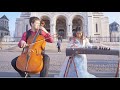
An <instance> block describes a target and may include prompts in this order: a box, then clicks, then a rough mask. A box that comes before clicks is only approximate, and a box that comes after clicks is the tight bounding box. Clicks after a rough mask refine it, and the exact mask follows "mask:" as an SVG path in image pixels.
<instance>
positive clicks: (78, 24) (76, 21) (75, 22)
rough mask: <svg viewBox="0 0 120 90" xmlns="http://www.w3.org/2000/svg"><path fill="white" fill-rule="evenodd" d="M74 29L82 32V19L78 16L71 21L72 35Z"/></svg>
mask: <svg viewBox="0 0 120 90" xmlns="http://www.w3.org/2000/svg"><path fill="white" fill-rule="evenodd" d="M76 27H79V28H80V30H83V22H82V17H81V16H79V15H76V16H74V18H73V20H72V33H73V34H74V33H75V32H76V31H75V29H76Z"/></svg>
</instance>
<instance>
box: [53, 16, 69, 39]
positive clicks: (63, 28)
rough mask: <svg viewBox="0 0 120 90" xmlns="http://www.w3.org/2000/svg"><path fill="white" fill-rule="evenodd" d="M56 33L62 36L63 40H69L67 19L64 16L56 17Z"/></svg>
mask: <svg viewBox="0 0 120 90" xmlns="http://www.w3.org/2000/svg"><path fill="white" fill-rule="evenodd" d="M55 27H56V33H57V34H59V35H61V36H62V38H63V39H66V38H67V18H66V17H65V16H64V15H58V16H57V17H56V26H55Z"/></svg>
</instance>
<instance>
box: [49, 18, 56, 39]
mask: <svg viewBox="0 0 120 90" xmlns="http://www.w3.org/2000/svg"><path fill="white" fill-rule="evenodd" d="M50 34H51V35H54V34H56V23H55V22H54V21H53V20H51V21H50ZM54 40H56V38H54Z"/></svg>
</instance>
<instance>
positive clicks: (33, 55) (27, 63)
mask: <svg viewBox="0 0 120 90" xmlns="http://www.w3.org/2000/svg"><path fill="white" fill-rule="evenodd" d="M39 33H40V30H38V32H37V33H36V35H35V36H33V35H31V36H30V37H29V38H28V39H27V44H28V46H27V47H25V48H24V49H23V51H22V53H21V55H20V56H18V59H17V61H16V67H17V68H18V69H19V70H21V71H23V72H25V74H28V73H31V74H38V73H40V71H41V70H42V68H43V55H42V51H43V50H44V49H45V46H46V41H45V38H44V37H43V36H42V35H39Z"/></svg>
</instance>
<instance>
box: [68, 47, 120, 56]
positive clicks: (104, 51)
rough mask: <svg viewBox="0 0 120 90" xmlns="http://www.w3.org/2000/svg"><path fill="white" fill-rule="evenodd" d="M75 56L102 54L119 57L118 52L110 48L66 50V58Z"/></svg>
mask: <svg viewBox="0 0 120 90" xmlns="http://www.w3.org/2000/svg"><path fill="white" fill-rule="evenodd" d="M75 54H102V55H118V56H119V50H114V49H112V50H111V49H110V48H109V49H107V48H66V56H71V55H75Z"/></svg>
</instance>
